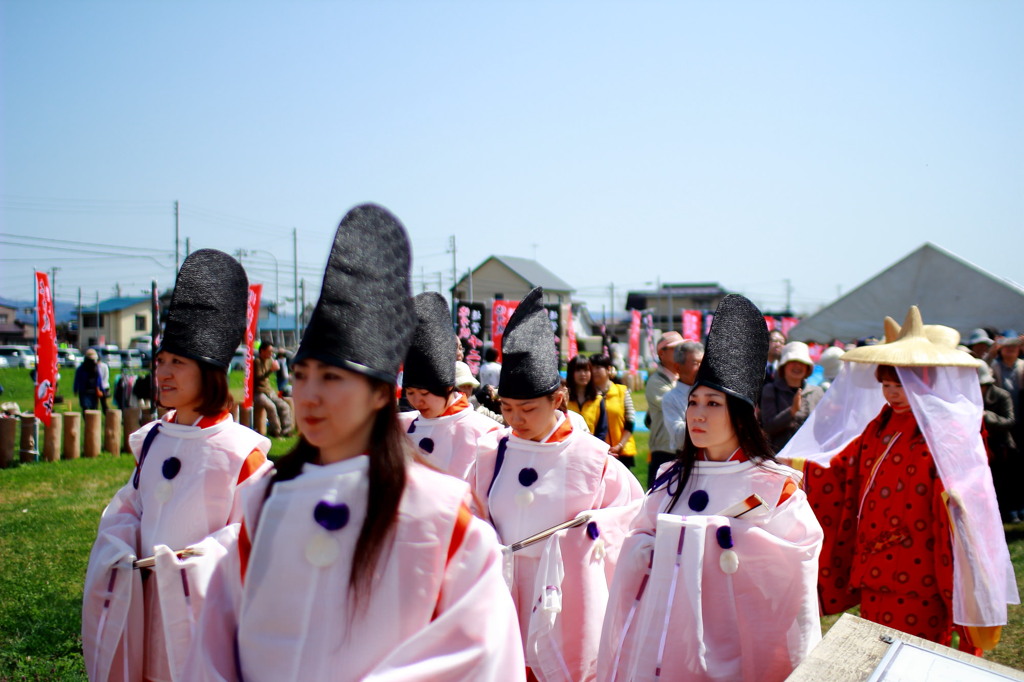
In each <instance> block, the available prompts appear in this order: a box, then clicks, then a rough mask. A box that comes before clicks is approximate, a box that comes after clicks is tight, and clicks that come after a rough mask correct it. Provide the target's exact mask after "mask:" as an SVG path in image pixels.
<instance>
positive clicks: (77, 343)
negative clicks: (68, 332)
mask: <svg viewBox="0 0 1024 682" xmlns="http://www.w3.org/2000/svg"><path fill="white" fill-rule="evenodd" d="M75 345H77V346H78V348H79V350H81V348H82V287H78V339H76V340H75Z"/></svg>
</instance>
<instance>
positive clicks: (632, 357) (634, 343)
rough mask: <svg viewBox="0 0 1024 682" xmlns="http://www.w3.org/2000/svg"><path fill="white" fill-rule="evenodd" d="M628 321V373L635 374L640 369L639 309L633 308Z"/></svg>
mask: <svg viewBox="0 0 1024 682" xmlns="http://www.w3.org/2000/svg"><path fill="white" fill-rule="evenodd" d="M632 316H633V319H632V320H631V321H630V323H629V373H630V374H633V375H634V376H635V375H636V372H637V370H638V369H640V311H639V310H633V312H632Z"/></svg>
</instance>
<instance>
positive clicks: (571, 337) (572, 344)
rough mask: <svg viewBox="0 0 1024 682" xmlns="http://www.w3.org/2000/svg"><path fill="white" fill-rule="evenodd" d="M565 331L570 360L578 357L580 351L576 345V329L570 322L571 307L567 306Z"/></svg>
mask: <svg viewBox="0 0 1024 682" xmlns="http://www.w3.org/2000/svg"><path fill="white" fill-rule="evenodd" d="M565 331H566V337H567V342H568V344H569V359H570V360H572V359H573V358H574V357H576V356H577V355H579V352H580V349H579V346H578V345H576V327H575V325H574V324H573V321H572V306H571V305H570V306H569V319H568V320H566V323H565Z"/></svg>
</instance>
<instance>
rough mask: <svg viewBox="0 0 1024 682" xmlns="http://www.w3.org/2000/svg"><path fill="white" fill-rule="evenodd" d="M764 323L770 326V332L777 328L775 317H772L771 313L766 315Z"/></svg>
mask: <svg viewBox="0 0 1024 682" xmlns="http://www.w3.org/2000/svg"><path fill="white" fill-rule="evenodd" d="M764 323H765V324H766V325H767V326H768V331H769V332H772V331H774V330H775V327H776V324H775V318H774V317H772V316H771V315H765V316H764Z"/></svg>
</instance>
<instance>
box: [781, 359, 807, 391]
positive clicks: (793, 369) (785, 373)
mask: <svg viewBox="0 0 1024 682" xmlns="http://www.w3.org/2000/svg"><path fill="white" fill-rule="evenodd" d="M810 373H811V368H810V367H808V366H807V365H805V364H804V363H802V362H787V363H786V364H785V365H784V366H783V367H782V378H783V380H784V381H785V382H786V385H787V386H789V387H790V388H797V387H798V386H800V384H801V383H803V380H804V379H806V378H807V375H808V374H810Z"/></svg>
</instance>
